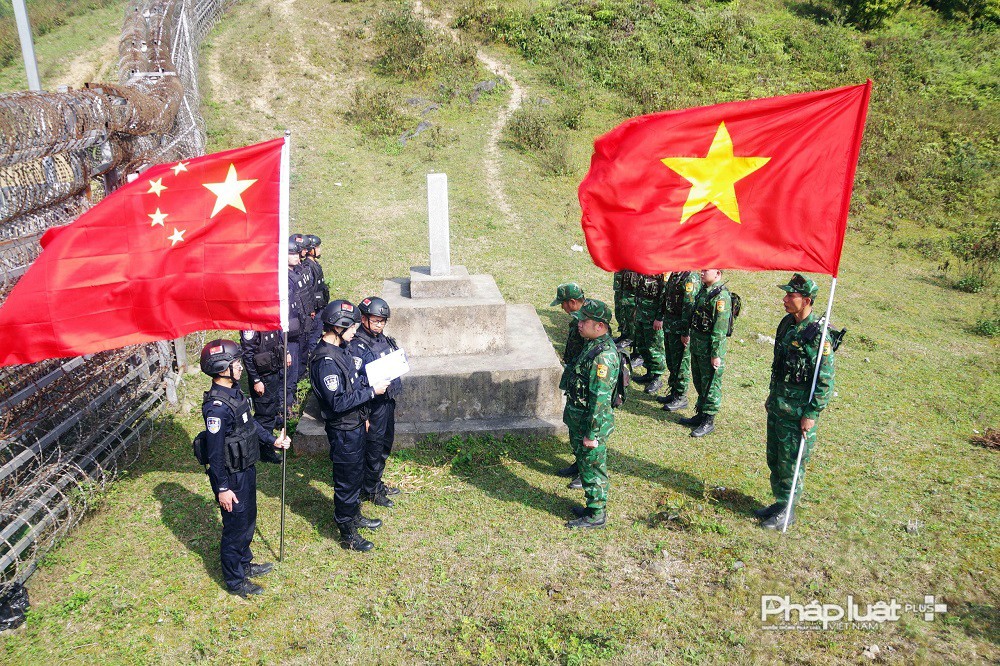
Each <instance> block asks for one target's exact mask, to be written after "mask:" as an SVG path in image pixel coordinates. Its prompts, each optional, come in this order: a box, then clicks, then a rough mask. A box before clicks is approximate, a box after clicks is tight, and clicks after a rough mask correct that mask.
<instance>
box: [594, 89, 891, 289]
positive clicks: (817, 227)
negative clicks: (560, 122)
mask: <svg viewBox="0 0 1000 666" xmlns="http://www.w3.org/2000/svg"><path fill="white" fill-rule="evenodd" d="M871 85H872V83H871V81H870V80H869V81H868V82H867V83H865V84H864V85H860V86H850V87H846V88H837V89H834V90H824V91H819V92H811V93H803V94H798V95H788V96H784V97H771V98H767V99H756V100H749V101H743V102H730V103H727V104H717V105H714V106H704V107H698V108H693V109H682V110H678V111H665V112H662V113H654V114H650V115H647V116H640V117H638V118H632V119H630V120H627V121H625V122H624V123H622V124H621V125H619V126H618V127H616V128H615V129H613V130H611V131H610V132H608V133H607V134H605V135H604V136H602V137H600V138H598V139H597V141H595V142H594V155H593V158H592V159H591V163H590V171H589V172H588V173H587V176H586V178H584V180H583V182H582V183H581V184H580V190H579V197H580V207H581V209H582V210H583V222H582V223H583V230H584V233H585V235H586V237H587V247H588V249H589V250H590V255H591V257H593V260H594V263H595V264H597V265H598V266H600V267H601V268H603V269H605V270H608V271H617V270H621V269H624V268H628V269H632V270H635V271H639V272H641V273H647V274H657V273H663V272H666V271H679V270H697V269H701V268H740V269H745V270H794V271H802V272H814V273H827V274H829V275H832V276H834V277H836V275H837V270H838V268H839V265H840V254H841V250H842V248H843V244H844V233H845V231H846V229H847V212H848V207H849V205H850V200H851V189H852V187H853V184H854V172H855V169H856V168H857V162H858V152H859V151H860V149H861V136H862V133H863V131H864V126H865V117H866V115H867V112H868V99H869V96H870V94H871Z"/></svg>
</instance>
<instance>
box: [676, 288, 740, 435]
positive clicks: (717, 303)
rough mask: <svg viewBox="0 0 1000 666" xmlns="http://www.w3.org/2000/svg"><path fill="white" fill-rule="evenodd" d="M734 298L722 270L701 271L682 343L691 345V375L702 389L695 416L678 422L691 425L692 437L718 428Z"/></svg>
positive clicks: (698, 387)
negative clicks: (723, 281)
mask: <svg viewBox="0 0 1000 666" xmlns="http://www.w3.org/2000/svg"><path fill="white" fill-rule="evenodd" d="M732 310H733V301H732V297H730V295H729V290H728V289H727V288H726V285H724V284H722V271H721V270H719V269H717V268H706V269H704V270H703V271H702V272H701V290H700V291H699V292H698V295H697V296H696V297H695V302H694V305H693V306H692V308H691V318H690V323H689V330H690V332H689V334H688V335H686V336H684V337H683V338H682V342H684V343H689V344H690V345H691V374H692V378H693V379H694V387H695V389H696V390H697V391H698V402H697V403H695V411H696V413H695V415H694V416H692V417H691V418H687V419H680V420H679V421H678V423H680V424H681V425H685V426H690V427H692V428H693V429H692V430H691V436H692V437H704V436H705V435H707V434H709V433H710V432H712V431H713V430H715V415H716V414H718V413H719V406H720V404H721V403H722V374H723V372H724V371H725V369H726V347H727V344H726V343H727V337H726V334H727V333H728V332H729V317H730V314H731V313H732Z"/></svg>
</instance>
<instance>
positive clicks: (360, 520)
mask: <svg viewBox="0 0 1000 666" xmlns="http://www.w3.org/2000/svg"><path fill="white" fill-rule="evenodd" d="M354 525H355V526H356V527H363V528H365V529H366V530H377V529H378V528H380V527H382V521H381V520H379V519H378V518H365V517H364V515H363V514H362V513H360V512H358V515H357V516H355V517H354Z"/></svg>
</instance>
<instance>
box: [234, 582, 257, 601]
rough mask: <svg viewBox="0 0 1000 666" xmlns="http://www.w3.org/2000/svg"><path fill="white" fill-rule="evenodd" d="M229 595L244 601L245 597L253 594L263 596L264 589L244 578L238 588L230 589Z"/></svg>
mask: <svg viewBox="0 0 1000 666" xmlns="http://www.w3.org/2000/svg"><path fill="white" fill-rule="evenodd" d="M229 594H236V595H238V596H241V597H243V598H244V599H246V598H247V597H249V596H251V595H254V594H264V588H262V587H261V586H260V585H258V584H257V583H254V582H253V581H251V580H249V579H247V578H244V579H243V582H242V583H240V584H239V585H238V586H236V587H234V588H230V590H229Z"/></svg>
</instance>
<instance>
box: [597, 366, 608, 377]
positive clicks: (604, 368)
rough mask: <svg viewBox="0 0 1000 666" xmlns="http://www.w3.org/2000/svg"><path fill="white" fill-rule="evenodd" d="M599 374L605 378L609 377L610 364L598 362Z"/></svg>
mask: <svg viewBox="0 0 1000 666" xmlns="http://www.w3.org/2000/svg"><path fill="white" fill-rule="evenodd" d="M597 376H598V377H600V378H601V379H604V378H605V377H607V376H608V366H606V365H601V364H600V363H598V364H597Z"/></svg>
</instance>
